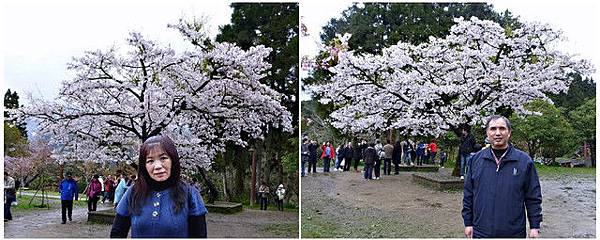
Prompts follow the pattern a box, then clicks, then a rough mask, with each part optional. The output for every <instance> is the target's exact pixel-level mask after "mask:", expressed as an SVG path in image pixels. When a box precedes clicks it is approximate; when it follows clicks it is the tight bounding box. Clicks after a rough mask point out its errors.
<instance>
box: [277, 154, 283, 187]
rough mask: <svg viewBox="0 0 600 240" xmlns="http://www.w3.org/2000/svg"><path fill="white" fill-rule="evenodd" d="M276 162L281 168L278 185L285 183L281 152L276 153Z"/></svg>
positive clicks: (278, 174)
mask: <svg viewBox="0 0 600 240" xmlns="http://www.w3.org/2000/svg"><path fill="white" fill-rule="evenodd" d="M275 162H276V164H277V166H278V168H279V171H278V172H277V185H279V184H281V183H283V161H282V160H281V158H280V157H279V153H275Z"/></svg>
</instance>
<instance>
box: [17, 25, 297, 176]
mask: <svg viewBox="0 0 600 240" xmlns="http://www.w3.org/2000/svg"><path fill="white" fill-rule="evenodd" d="M169 27H170V28H173V29H176V30H178V31H179V32H180V33H181V34H182V35H183V37H184V38H185V39H186V40H187V42H189V43H190V44H191V47H190V48H189V50H186V51H184V52H181V53H176V51H175V50H174V49H172V48H170V47H165V46H161V45H159V44H157V43H155V42H153V41H151V40H148V39H146V38H144V37H143V36H142V34H140V33H137V32H132V33H130V35H129V37H128V38H127V45H126V46H125V47H124V48H123V49H120V48H117V47H113V48H110V49H108V50H105V51H102V50H97V51H90V52H86V53H85V55H84V56H82V57H78V58H74V59H73V62H72V63H70V64H69V65H68V69H69V70H70V71H72V72H73V73H74V75H75V77H74V78H73V79H70V80H67V81H65V82H63V83H62V87H61V90H60V95H59V97H57V99H55V100H53V101H46V100H43V99H32V100H30V101H31V102H32V105H31V106H29V107H27V108H25V109H24V110H23V111H21V117H31V118H35V119H37V121H39V131H40V133H39V134H41V135H48V136H50V137H51V140H50V144H52V145H53V146H60V147H59V148H58V150H56V152H55V154H57V155H58V156H61V158H63V159H65V160H70V159H79V160H87V161H100V162H101V161H109V160H111V161H114V160H118V161H127V160H129V161H132V162H136V157H137V149H138V148H139V146H140V145H141V143H142V142H143V141H145V140H146V139H147V138H149V137H151V136H154V135H157V134H163V133H164V134H167V135H169V136H170V137H171V138H173V140H174V141H175V142H176V144H177V145H178V150H179V154H180V155H181V156H182V164H183V167H185V168H190V167H194V168H195V167H208V166H210V163H211V161H212V160H213V158H214V157H215V155H216V154H218V153H219V152H222V151H224V145H225V143H227V142H233V143H235V144H237V145H240V146H245V145H246V144H247V143H246V142H245V141H244V140H242V137H241V136H249V137H250V138H254V139H256V138H262V137H263V136H264V134H265V133H266V132H268V131H269V129H271V128H280V129H283V130H284V131H288V132H289V131H291V130H292V127H291V114H290V112H288V111H287V110H286V109H285V107H283V106H282V105H281V104H280V100H281V94H279V93H277V92H276V91H274V90H272V89H270V88H269V87H268V86H266V85H264V84H262V83H260V82H259V79H261V78H262V77H263V76H265V72H266V71H267V70H268V69H269V68H270V64H269V63H268V62H266V61H265V60H264V59H265V58H266V57H267V56H268V54H269V52H270V51H271V49H270V48H266V47H264V46H255V47H252V48H250V49H249V50H247V51H244V50H242V49H241V48H239V47H237V46H235V45H234V44H231V43H217V42H213V41H210V40H208V38H207V37H206V34H205V33H204V32H203V22H202V21H197V20H194V21H184V20H183V19H180V21H179V22H178V23H177V24H172V25H169Z"/></svg>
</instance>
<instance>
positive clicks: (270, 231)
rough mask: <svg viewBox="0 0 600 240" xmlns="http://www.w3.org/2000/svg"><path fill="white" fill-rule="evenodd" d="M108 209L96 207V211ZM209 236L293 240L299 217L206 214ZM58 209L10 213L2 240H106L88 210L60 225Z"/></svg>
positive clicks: (103, 230)
mask: <svg viewBox="0 0 600 240" xmlns="http://www.w3.org/2000/svg"><path fill="white" fill-rule="evenodd" d="M109 207H110V206H109V205H103V204H100V203H98V210H101V209H107V208H109ZM207 221H208V223H207V226H208V236H209V237H211V238H227V237H245V238H255V237H263V238H264V237H280V238H282V237H296V238H297V236H298V213H296V212H278V211H260V210H252V209H244V211H242V212H241V213H238V214H232V215H226V214H218V213H209V215H208V216H207ZM60 222H61V213H60V209H53V210H40V211H35V212H28V213H21V214H19V213H13V221H10V222H8V223H4V236H5V238H108V236H109V233H110V229H111V225H106V224H93V223H88V222H87V209H86V208H76V209H73V221H72V222H67V224H60Z"/></svg>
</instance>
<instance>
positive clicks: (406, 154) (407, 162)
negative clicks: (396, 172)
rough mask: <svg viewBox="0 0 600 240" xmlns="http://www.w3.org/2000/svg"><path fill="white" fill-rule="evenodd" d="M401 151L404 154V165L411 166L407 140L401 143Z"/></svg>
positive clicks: (409, 147)
mask: <svg viewBox="0 0 600 240" xmlns="http://www.w3.org/2000/svg"><path fill="white" fill-rule="evenodd" d="M402 151H403V152H404V164H405V165H406V166H410V165H411V155H410V154H411V144H410V141H409V139H408V138H407V139H404V141H403V142H402Z"/></svg>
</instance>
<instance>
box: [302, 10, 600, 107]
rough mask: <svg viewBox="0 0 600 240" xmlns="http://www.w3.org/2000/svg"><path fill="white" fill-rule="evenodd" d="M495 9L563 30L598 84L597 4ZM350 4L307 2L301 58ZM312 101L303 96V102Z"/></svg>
mask: <svg viewBox="0 0 600 240" xmlns="http://www.w3.org/2000/svg"><path fill="white" fill-rule="evenodd" d="M488 2H489V3H491V4H493V5H494V9H495V10H496V11H498V12H503V11H504V10H506V9H508V10H509V11H511V12H512V13H513V15H515V16H520V20H521V21H526V22H532V21H538V22H543V23H549V24H550V25H551V26H552V27H553V28H554V29H560V30H562V31H563V32H564V36H565V37H567V41H566V42H564V43H562V45H560V49H563V50H564V51H565V52H568V53H571V54H576V55H577V58H583V59H588V60H591V61H592V63H593V64H594V66H595V68H596V69H597V72H596V73H595V74H593V75H592V77H593V79H594V80H595V81H596V82H597V81H598V79H599V76H600V69H599V68H600V48H599V47H598V42H599V41H598V40H600V39H599V36H598V34H599V30H598V27H596V26H597V23H600V21H599V20H600V12H599V11H598V10H600V9H599V8H600V6H599V5H600V4H598V3H597V1H592V0H584V1H543V2H542V1H523V0H521V1H515V0H497V1H488ZM351 5H352V4H351V2H350V1H335V2H324V1H306V2H303V3H302V4H301V13H300V14H301V16H302V17H303V22H304V23H305V24H306V25H307V27H308V29H309V31H310V33H311V36H310V37H303V38H302V42H301V49H300V56H304V55H310V56H314V55H315V54H316V53H318V42H319V41H320V39H319V32H320V31H321V29H322V27H323V26H325V25H326V24H327V22H328V21H329V20H330V19H331V18H333V17H339V16H341V12H342V11H343V10H345V9H347V8H348V7H349V6H351ZM307 75H308V72H306V71H302V72H301V73H300V76H301V77H306V76H307ZM309 98H310V97H309V96H308V95H307V94H306V93H304V92H302V93H301V94H300V99H301V100H308V99H309Z"/></svg>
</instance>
